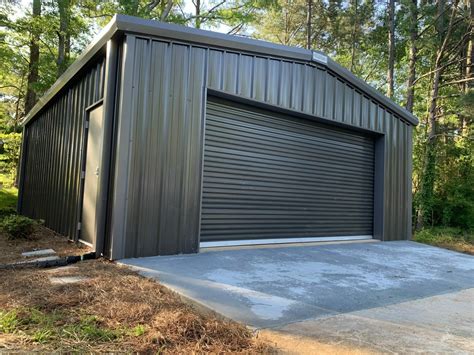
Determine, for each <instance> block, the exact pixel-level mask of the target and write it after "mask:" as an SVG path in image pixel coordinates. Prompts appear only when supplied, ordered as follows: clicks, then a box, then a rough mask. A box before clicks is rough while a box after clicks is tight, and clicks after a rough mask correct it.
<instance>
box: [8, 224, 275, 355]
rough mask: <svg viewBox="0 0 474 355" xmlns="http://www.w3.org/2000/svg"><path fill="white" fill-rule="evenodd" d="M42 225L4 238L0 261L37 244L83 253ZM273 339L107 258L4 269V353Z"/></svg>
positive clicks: (263, 349) (217, 348)
mask: <svg viewBox="0 0 474 355" xmlns="http://www.w3.org/2000/svg"><path fill="white" fill-rule="evenodd" d="M41 228H42V229H41V230H40V231H38V232H37V235H36V236H35V238H34V239H33V240H30V241H24V240H23V241H20V242H18V243H17V242H16V241H8V240H6V238H5V236H0V249H1V250H2V252H3V251H4V253H3V255H2V259H1V262H6V261H16V260H18V255H19V253H20V252H21V251H26V250H31V249H32V248H51V247H52V248H54V249H55V250H56V251H57V252H58V254H59V255H66V254H74V255H77V253H78V252H84V251H85V250H84V249H83V248H80V249H77V248H78V247H77V246H75V244H73V243H69V242H67V241H66V240H65V238H64V237H60V236H58V235H57V234H55V233H53V232H51V231H49V230H47V229H45V228H44V227H41ZM48 231H49V232H48ZM15 255H16V258H15ZM71 280H72V281H71ZM78 280H79V281H78ZM267 344H268V343H264V342H263V341H260V340H259V339H257V338H256V336H255V334H253V333H252V332H251V331H250V330H248V328H246V327H245V326H243V325H240V324H238V323H235V322H229V321H224V320H221V319H218V318H216V317H214V316H212V315H203V314H200V313H199V312H198V311H196V310H195V309H193V308H191V307H190V306H188V305H186V304H184V303H183V302H182V301H181V300H180V298H179V297H178V296H177V295H175V294H173V293H172V292H171V291H169V290H167V289H165V288H164V287H163V286H161V285H160V284H159V283H157V282H155V281H152V280H148V279H146V278H144V277H142V276H139V275H138V274H136V273H135V272H133V271H131V270H129V269H127V268H125V267H121V266H118V265H116V264H114V263H112V262H109V261H105V260H92V261H84V262H80V263H77V264H73V265H71V266H68V267H63V268H52V269H51V268H50V269H13V270H1V271H0V353H2V352H30V351H35V352H36V351H38V352H76V351H77V352H145V353H149V352H153V353H157V352H159V353H186V354H187V353H223V352H232V353H273V352H274V350H273V348H271V347H270V346H269V345H267Z"/></svg>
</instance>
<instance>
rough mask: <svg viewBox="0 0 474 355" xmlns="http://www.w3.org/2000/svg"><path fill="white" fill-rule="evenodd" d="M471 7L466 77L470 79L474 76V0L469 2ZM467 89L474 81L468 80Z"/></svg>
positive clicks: (470, 87) (473, 85)
mask: <svg viewBox="0 0 474 355" xmlns="http://www.w3.org/2000/svg"><path fill="white" fill-rule="evenodd" d="M469 5H470V6H469V7H470V28H469V32H470V34H469V41H468V43H467V51H466V79H470V78H472V77H473V76H474V67H473V66H474V48H473V47H474V0H471V1H470V3H469ZM466 87H467V90H469V89H472V88H473V87H474V81H472V80H471V81H468V82H467V85H466Z"/></svg>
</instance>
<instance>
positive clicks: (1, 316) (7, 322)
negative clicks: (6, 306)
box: [0, 310, 20, 333]
mask: <svg viewBox="0 0 474 355" xmlns="http://www.w3.org/2000/svg"><path fill="white" fill-rule="evenodd" d="M19 324H20V319H19V318H18V313H17V311H16V310H11V311H8V312H6V311H2V310H0V333H13V332H14V331H15V330H16V329H17V327H18V326H19Z"/></svg>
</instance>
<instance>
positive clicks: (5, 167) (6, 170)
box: [0, 133, 21, 187]
mask: <svg viewBox="0 0 474 355" xmlns="http://www.w3.org/2000/svg"><path fill="white" fill-rule="evenodd" d="M20 147H21V134H20V133H7V134H4V133H0V174H1V175H2V176H4V177H5V178H6V179H7V181H6V186H7V187H11V186H13V184H14V181H15V177H16V171H17V166H18V161H19V159H20Z"/></svg>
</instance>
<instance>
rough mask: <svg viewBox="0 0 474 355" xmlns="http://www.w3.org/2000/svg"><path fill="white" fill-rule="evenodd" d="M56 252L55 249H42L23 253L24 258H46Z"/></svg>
mask: <svg viewBox="0 0 474 355" xmlns="http://www.w3.org/2000/svg"><path fill="white" fill-rule="evenodd" d="M53 254H56V252H55V251H54V250H53V249H41V250H33V251H27V252H24V253H21V255H22V256H24V257H32V256H46V255H53Z"/></svg>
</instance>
